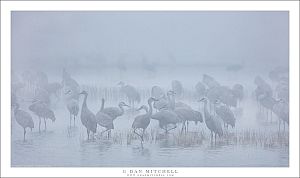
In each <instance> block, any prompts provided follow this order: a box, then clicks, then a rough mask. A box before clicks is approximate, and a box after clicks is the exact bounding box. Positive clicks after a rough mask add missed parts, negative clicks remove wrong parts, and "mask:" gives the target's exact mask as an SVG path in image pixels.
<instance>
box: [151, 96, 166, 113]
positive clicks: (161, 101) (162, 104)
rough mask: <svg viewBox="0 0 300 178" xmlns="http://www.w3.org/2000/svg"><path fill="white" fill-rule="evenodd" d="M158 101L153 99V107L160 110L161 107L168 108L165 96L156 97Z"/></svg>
mask: <svg viewBox="0 0 300 178" xmlns="http://www.w3.org/2000/svg"><path fill="white" fill-rule="evenodd" d="M157 99H158V101H155V102H154V103H153V107H154V108H155V109H156V110H157V111H160V110H162V109H168V108H169V102H168V99H167V97H166V96H163V97H161V98H157Z"/></svg>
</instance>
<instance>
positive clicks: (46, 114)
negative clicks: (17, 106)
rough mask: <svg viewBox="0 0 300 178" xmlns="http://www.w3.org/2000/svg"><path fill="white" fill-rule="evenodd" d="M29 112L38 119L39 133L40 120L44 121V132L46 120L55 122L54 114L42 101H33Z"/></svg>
mask: <svg viewBox="0 0 300 178" xmlns="http://www.w3.org/2000/svg"><path fill="white" fill-rule="evenodd" d="M29 110H30V111H32V112H33V113H34V114H35V115H37V116H38V118H39V132H41V118H43V119H44V124H45V131H46V130H47V123H46V119H50V120H52V122H55V120H56V118H55V115H54V112H53V111H52V110H51V109H50V108H49V107H48V106H47V104H46V103H44V102H43V101H34V103H33V104H31V105H30V106H29Z"/></svg>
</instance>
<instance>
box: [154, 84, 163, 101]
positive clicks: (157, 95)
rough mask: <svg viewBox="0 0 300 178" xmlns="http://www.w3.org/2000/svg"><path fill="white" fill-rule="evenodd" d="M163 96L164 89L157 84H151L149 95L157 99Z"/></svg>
mask: <svg viewBox="0 0 300 178" xmlns="http://www.w3.org/2000/svg"><path fill="white" fill-rule="evenodd" d="M164 96H165V93H164V90H163V89H162V88H160V87H159V86H153V87H152V89H151V97H153V98H155V99H159V98H162V97H164Z"/></svg>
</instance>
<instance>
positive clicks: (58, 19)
mask: <svg viewBox="0 0 300 178" xmlns="http://www.w3.org/2000/svg"><path fill="white" fill-rule="evenodd" d="M288 31H289V28H288V12H284V11H282V12H279V11H274V12H266V11H261V12H239V11H235V12H233V11H227V12H225V11H224V12H222V11H195V12H184V11H183V12H179V11H171V12H166V11H165V12H163V11H162V12H161V11H155V12H150V11H149V12H141V11H140V12H138V11H136V12H134V11H128V12H125V11H123V12H122V11H107V12H74V11H73V12H72V11H70V12H47V11H46V12H41V11H38V12H32V11H31V12H30V11H29V12H20V11H15V12H12V66H13V69H14V70H24V69H26V68H27V69H32V68H34V69H38V70H43V71H52V72H61V70H62V67H66V68H68V70H71V71H73V73H74V72H76V69H78V68H88V70H89V71H93V70H96V71H99V70H100V69H107V68H119V69H122V68H123V69H124V70H126V69H129V68H131V70H135V69H136V68H139V67H141V65H145V64H146V67H148V68H149V70H159V69H157V66H169V67H171V68H172V69H176V68H177V67H179V68H182V67H184V66H185V67H203V66H223V67H224V66H226V65H242V66H246V67H249V68H256V69H257V70H265V68H266V66H267V67H270V68H272V67H275V66H278V65H280V66H288V57H289V56H288V51H289V48H288V47H289V45H288V43H289V41H288V37H289V33H288ZM147 65H148V66H147ZM151 67H152V68H153V69H151ZM154 68H155V69H154Z"/></svg>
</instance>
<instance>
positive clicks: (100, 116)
mask: <svg viewBox="0 0 300 178" xmlns="http://www.w3.org/2000/svg"><path fill="white" fill-rule="evenodd" d="M101 101H102V104H101V108H100V110H99V111H98V112H97V114H96V121H97V124H99V125H100V126H102V127H104V128H105V129H106V130H104V131H102V132H101V134H102V133H104V132H106V131H107V138H109V137H110V131H111V129H114V123H113V118H112V117H111V116H110V115H108V114H106V113H104V112H103V110H104V102H105V101H104V98H102V100H101Z"/></svg>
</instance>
